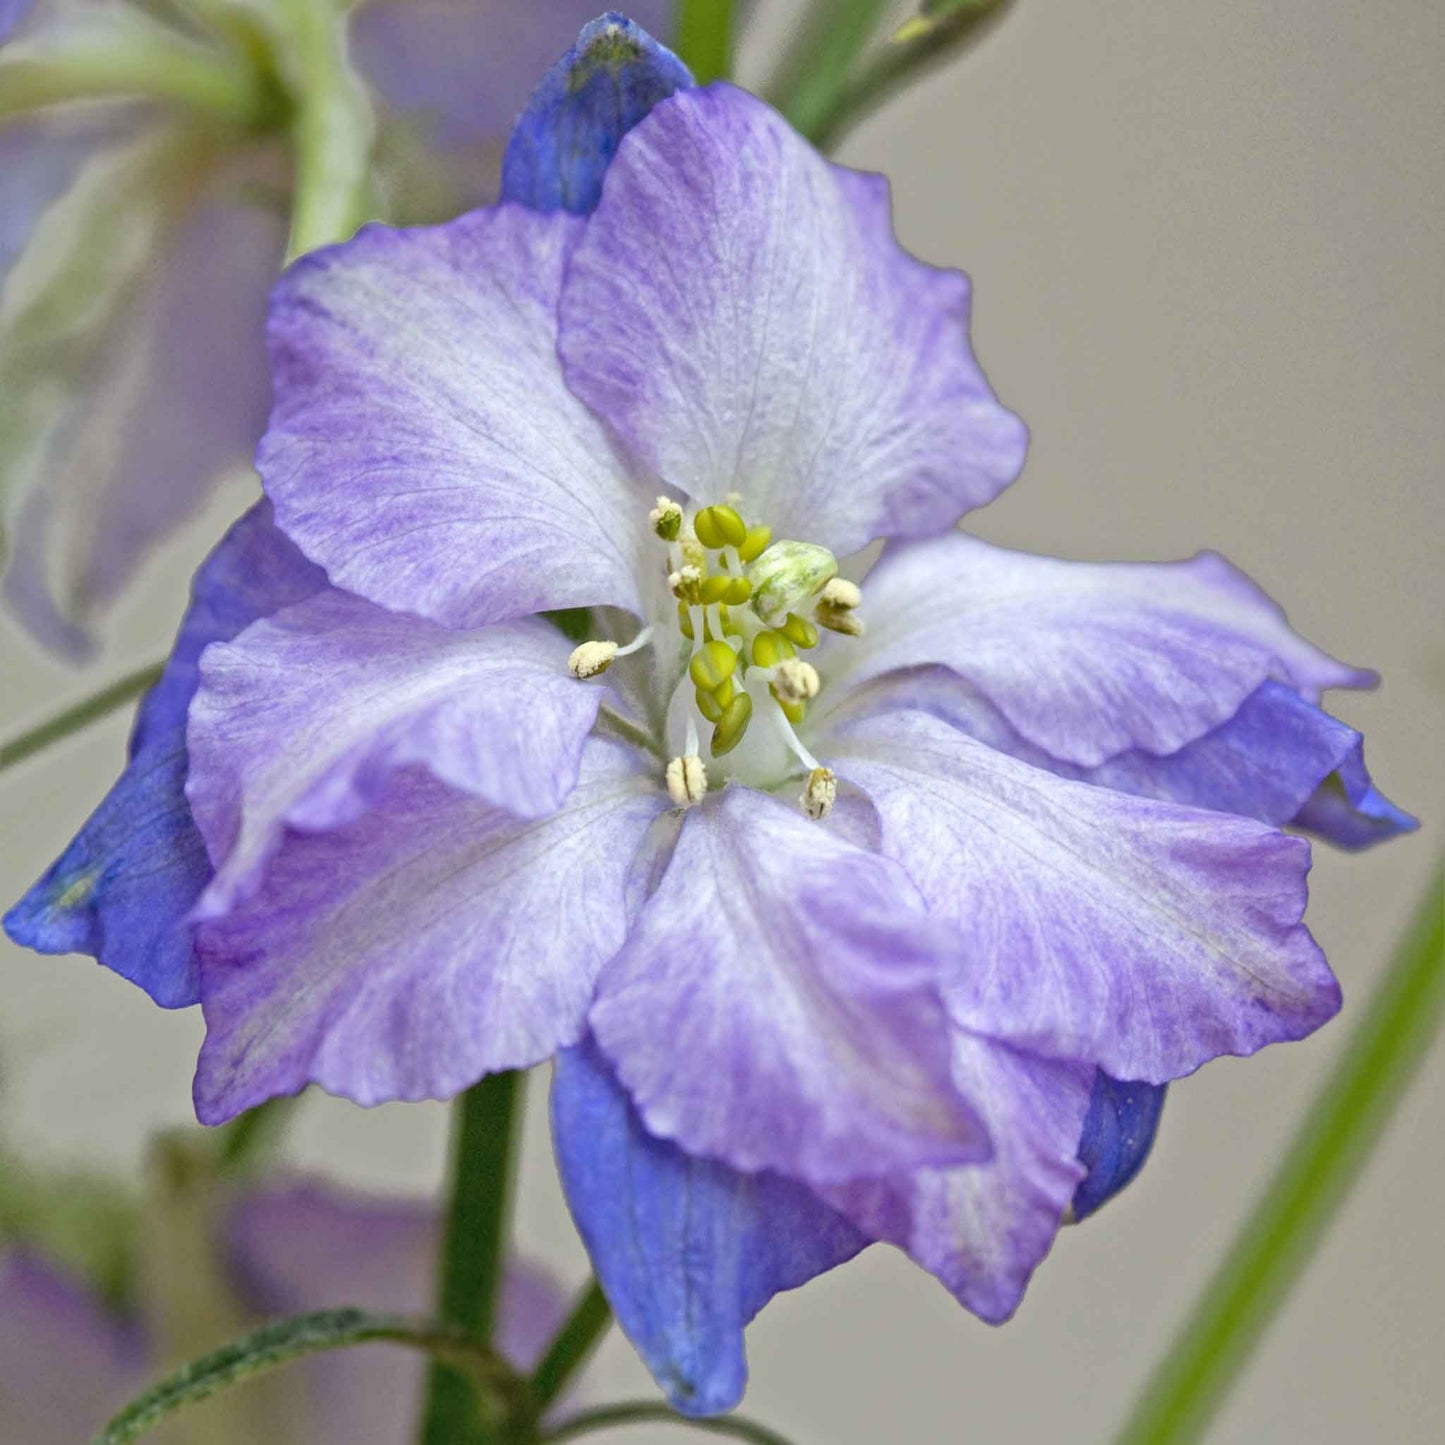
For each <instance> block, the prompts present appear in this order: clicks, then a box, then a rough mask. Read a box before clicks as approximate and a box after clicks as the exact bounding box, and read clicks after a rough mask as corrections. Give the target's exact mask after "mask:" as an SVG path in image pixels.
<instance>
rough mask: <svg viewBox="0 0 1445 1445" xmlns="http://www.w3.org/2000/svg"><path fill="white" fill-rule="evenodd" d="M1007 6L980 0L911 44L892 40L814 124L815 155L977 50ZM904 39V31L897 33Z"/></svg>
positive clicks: (917, 34)
mask: <svg viewBox="0 0 1445 1445" xmlns="http://www.w3.org/2000/svg"><path fill="white" fill-rule="evenodd" d="M1012 5H1013V0H979V3H977V4H974V5H971V6H969V7H968V8H967V9H964V10H961V11H960V12H958V13H957V14H954V15H950V16H949V17H948V18H947V19H943V20H940V21H938V22H937V23H936V24H935V25H933V26H931V27H929V28H927V29H920V30H917V31H914V32H912V38H907V39H902V40H897V39H895V41H894V42H893V43H892V44H891V45H888V46H886V47H885V48H884V49H882V50H880V51H879V52H878V54H877V55H875V56H874V57H873V58H872V59H871V60H869V61H867V62H866V63H865V64H864V65H862V66H861V67H860V68H859V69H858V71H857V72H856V74H855V75H854V76H853V77H852V79H850V80H849V81H848V82H847V83H846V84H845V85H843V86H841V87H840V88H839V89H838V90H837V91H836V92H835V94H834V95H833V97H832V101H831V104H829V105H828V106H826V107H823V108H822V109H821V111H820V112H819V114H818V115H817V116H816V118H815V119H814V123H813V129H812V130H811V131H809V132H808V135H809V138H810V139H811V140H812V141H813V143H814V144H815V145H817V146H818V147H819V148H820V149H823V150H831V149H832V148H833V147H834V146H836V145H837V144H838V142H839V141H840V140H841V139H842V138H843V135H844V133H845V132H846V131H848V130H851V129H852V127H853V126H855V125H857V124H858V122H859V121H861V120H863V119H864V118H865V117H867V116H869V115H871V114H872V113H873V112H874V111H875V110H877V109H878V107H879V106H881V105H883V104H884V103H885V102H886V101H888V100H890V99H891V98H892V97H893V96H894V95H896V94H897V93H898V92H899V91H900V90H903V89H904V88H905V87H907V86H909V85H912V84H914V83H915V82H916V81H918V80H921V79H922V78H923V77H924V76H925V75H927V74H929V73H930V72H931V71H934V70H937V69H939V68H940V67H941V66H943V65H946V64H948V63H949V62H951V61H953V60H956V59H958V57H959V56H961V55H962V54H964V53H965V52H966V51H968V50H970V49H972V48H973V46H975V45H977V44H978V42H979V41H980V40H982V39H984V37H985V36H987V35H988V34H989V33H990V32H991V31H992V30H993V28H994V26H995V25H997V24H998V22H999V21H1000V20H1002V19H1003V17H1004V15H1005V14H1006V13H1007V12H1008V11H1009V9H1010V8H1011V7H1012ZM909 33H910V32H909V29H907V28H906V29H905V30H904V31H902V32H900V34H903V35H908V34H909Z"/></svg>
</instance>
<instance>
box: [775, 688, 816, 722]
mask: <svg viewBox="0 0 1445 1445" xmlns="http://www.w3.org/2000/svg"><path fill="white" fill-rule="evenodd" d="M768 691H769V692H771V693H772V694H773V701H774V702H775V703H777V705H778V706H779V707H780V708H782V710H783V716H784V717H785V718H787V720H788V721H789V722H790V723H792V725H793V726H794V727H797V726H798V725H799V724H800V723H801V722H802V721H803V717H804V715H805V714H806V713H807V711H808V704H807V703H805V702H784V701H783V700H782V698H780V697H779V696H778V694H777V692H776V691H775V690H774V689H773V688H769V689H768Z"/></svg>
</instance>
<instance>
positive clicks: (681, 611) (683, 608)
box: [677, 602, 694, 642]
mask: <svg viewBox="0 0 1445 1445" xmlns="http://www.w3.org/2000/svg"><path fill="white" fill-rule="evenodd" d="M677 626H678V631H680V632H681V633H682V635H683V636H684V637H685V638H687V640H688V641H689V642H691V641H692V639H693V636H694V634H693V630H692V613H691V612H689V611H688V610H687V603H686V602H679V603H678V604H677Z"/></svg>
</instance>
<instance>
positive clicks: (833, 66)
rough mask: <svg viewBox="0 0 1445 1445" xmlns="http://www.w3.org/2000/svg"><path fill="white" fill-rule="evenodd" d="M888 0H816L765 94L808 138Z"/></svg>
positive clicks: (832, 101)
mask: <svg viewBox="0 0 1445 1445" xmlns="http://www.w3.org/2000/svg"><path fill="white" fill-rule="evenodd" d="M887 9H888V0H815V3H814V5H813V7H812V9H811V10H810V11H809V12H808V14H807V15H806V16H805V17H804V19H803V22H802V24H801V25H800V26H799V27H798V31H797V34H796V35H795V36H794V37H793V43H792V44H791V45H790V46H789V47H788V52H787V54H786V55H785V56H784V57H783V62H782V65H781V66H780V67H779V69H778V74H777V77H776V78H775V79H774V81H773V84H772V86H771V87H770V94H769V99H770V100H771V101H772V102H773V104H774V105H775V106H777V108H778V109H779V110H780V111H782V113H783V114H784V115H785V116H787V118H788V119H789V120H790V121H791V122H792V124H793V126H794V128H795V129H797V130H800V131H801V132H802V133H803V134H804V135H805V136H807V137H808V138H809V139H813V137H814V136H815V134H816V132H817V129H818V127H819V126H820V125H822V124H824V123H825V122H826V120H827V118H828V116H829V115H831V113H832V111H833V109H834V106H835V104H836V102H837V97H838V94H839V92H840V91H842V89H843V87H844V86H845V85H846V84H847V83H848V77H849V76H850V75H851V74H852V71H853V67H854V65H855V64H856V63H857V60H858V57H859V56H860V55H861V54H862V53H863V49H864V47H865V46H866V45H867V44H868V42H869V41H870V40H871V39H872V38H873V34H874V32H875V31H876V30H877V29H878V26H879V24H880V23H881V21H882V19H883V16H884V13H885V12H886V11H887Z"/></svg>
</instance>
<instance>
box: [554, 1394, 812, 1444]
mask: <svg viewBox="0 0 1445 1445" xmlns="http://www.w3.org/2000/svg"><path fill="white" fill-rule="evenodd" d="M617 1425H680V1426H683V1427H684V1428H686V1429H689V1430H697V1431H700V1432H701V1433H702V1434H704V1435H726V1436H728V1437H730V1438H731V1439H733V1440H751V1441H752V1442H753V1445H788V1441H787V1440H785V1439H784V1438H783V1437H782V1436H781V1435H779V1434H778V1433H777V1432H776V1431H774V1430H769V1429H768V1428H767V1426H765V1425H759V1424H757V1423H756V1422H755V1421H752V1420H746V1419H744V1418H743V1417H742V1416H741V1415H719V1416H718V1417H717V1418H716V1419H712V1420H694V1419H691V1418H689V1417H688V1416H687V1415H679V1414H678V1413H677V1412H676V1411H675V1410H670V1409H668V1407H667V1406H666V1405H659V1404H658V1403H657V1402H656V1401H654V1400H629V1401H625V1402H624V1403H622V1404H620V1405H604V1406H603V1407H602V1408H601V1409H600V1410H588V1411H587V1412H586V1413H585V1414H582V1415H574V1416H573V1417H572V1418H571V1419H570V1420H566V1421H564V1422H563V1423H562V1424H561V1425H559V1426H558V1427H557V1428H556V1429H555V1430H552V1431H550V1432H549V1433H548V1434H546V1435H544V1436H543V1437H542V1438H543V1440H544V1441H546V1442H548V1445H552V1442H556V1441H560V1440H580V1439H581V1438H582V1436H584V1435H591V1434H593V1433H595V1432H596V1431H598V1430H611V1429H612V1428H613V1427H614V1426H617Z"/></svg>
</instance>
